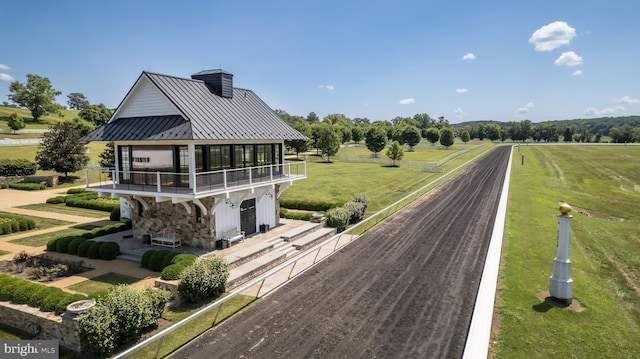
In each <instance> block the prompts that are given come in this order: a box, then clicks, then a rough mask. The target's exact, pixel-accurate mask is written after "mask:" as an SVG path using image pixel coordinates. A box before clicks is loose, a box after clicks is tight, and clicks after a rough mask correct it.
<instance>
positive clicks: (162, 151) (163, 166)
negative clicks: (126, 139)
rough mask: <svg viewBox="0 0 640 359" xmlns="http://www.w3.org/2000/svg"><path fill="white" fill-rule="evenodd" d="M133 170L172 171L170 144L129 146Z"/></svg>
mask: <svg viewBox="0 0 640 359" xmlns="http://www.w3.org/2000/svg"><path fill="white" fill-rule="evenodd" d="M131 160H132V161H131V162H132V165H133V166H132V167H133V170H134V171H153V172H155V171H160V172H173V152H172V150H171V146H131Z"/></svg>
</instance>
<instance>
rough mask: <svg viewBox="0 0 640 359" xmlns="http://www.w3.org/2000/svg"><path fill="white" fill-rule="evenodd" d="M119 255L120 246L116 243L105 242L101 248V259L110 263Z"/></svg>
mask: <svg viewBox="0 0 640 359" xmlns="http://www.w3.org/2000/svg"><path fill="white" fill-rule="evenodd" d="M118 254H120V245H118V243H116V242H103V243H102V246H100V250H99V256H100V259H103V260H105V261H110V260H113V259H116V257H117V256H118Z"/></svg>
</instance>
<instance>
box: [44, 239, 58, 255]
mask: <svg viewBox="0 0 640 359" xmlns="http://www.w3.org/2000/svg"><path fill="white" fill-rule="evenodd" d="M58 239H59V238H54V239H52V240H50V241H49V242H47V251H48V252H55V251H56V247H57V245H58Z"/></svg>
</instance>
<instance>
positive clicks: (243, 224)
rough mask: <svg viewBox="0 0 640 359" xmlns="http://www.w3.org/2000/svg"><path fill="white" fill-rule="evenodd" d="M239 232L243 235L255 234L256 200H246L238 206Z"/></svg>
mask: <svg viewBox="0 0 640 359" xmlns="http://www.w3.org/2000/svg"><path fill="white" fill-rule="evenodd" d="M240 230H241V231H244V234H245V235H249V234H252V233H255V232H256V199H255V198H252V199H248V200H246V201H243V202H242V203H241V204H240Z"/></svg>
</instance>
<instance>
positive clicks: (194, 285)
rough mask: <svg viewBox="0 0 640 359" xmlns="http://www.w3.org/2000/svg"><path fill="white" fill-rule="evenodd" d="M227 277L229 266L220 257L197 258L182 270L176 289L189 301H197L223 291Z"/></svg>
mask: <svg viewBox="0 0 640 359" xmlns="http://www.w3.org/2000/svg"><path fill="white" fill-rule="evenodd" d="M228 278H229V267H228V266H227V263H226V262H225V261H224V259H223V258H222V257H219V256H214V257H210V258H198V260H196V261H195V262H194V263H193V264H192V265H190V266H189V267H187V268H185V269H184V271H183V272H182V280H181V281H180V284H179V285H178V291H179V292H180V294H181V295H183V296H184V297H185V298H187V299H188V300H189V301H191V302H194V303H195V302H199V301H201V300H203V299H205V298H208V297H215V296H218V295H220V294H222V293H224V290H225V286H226V284H227V279H228Z"/></svg>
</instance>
